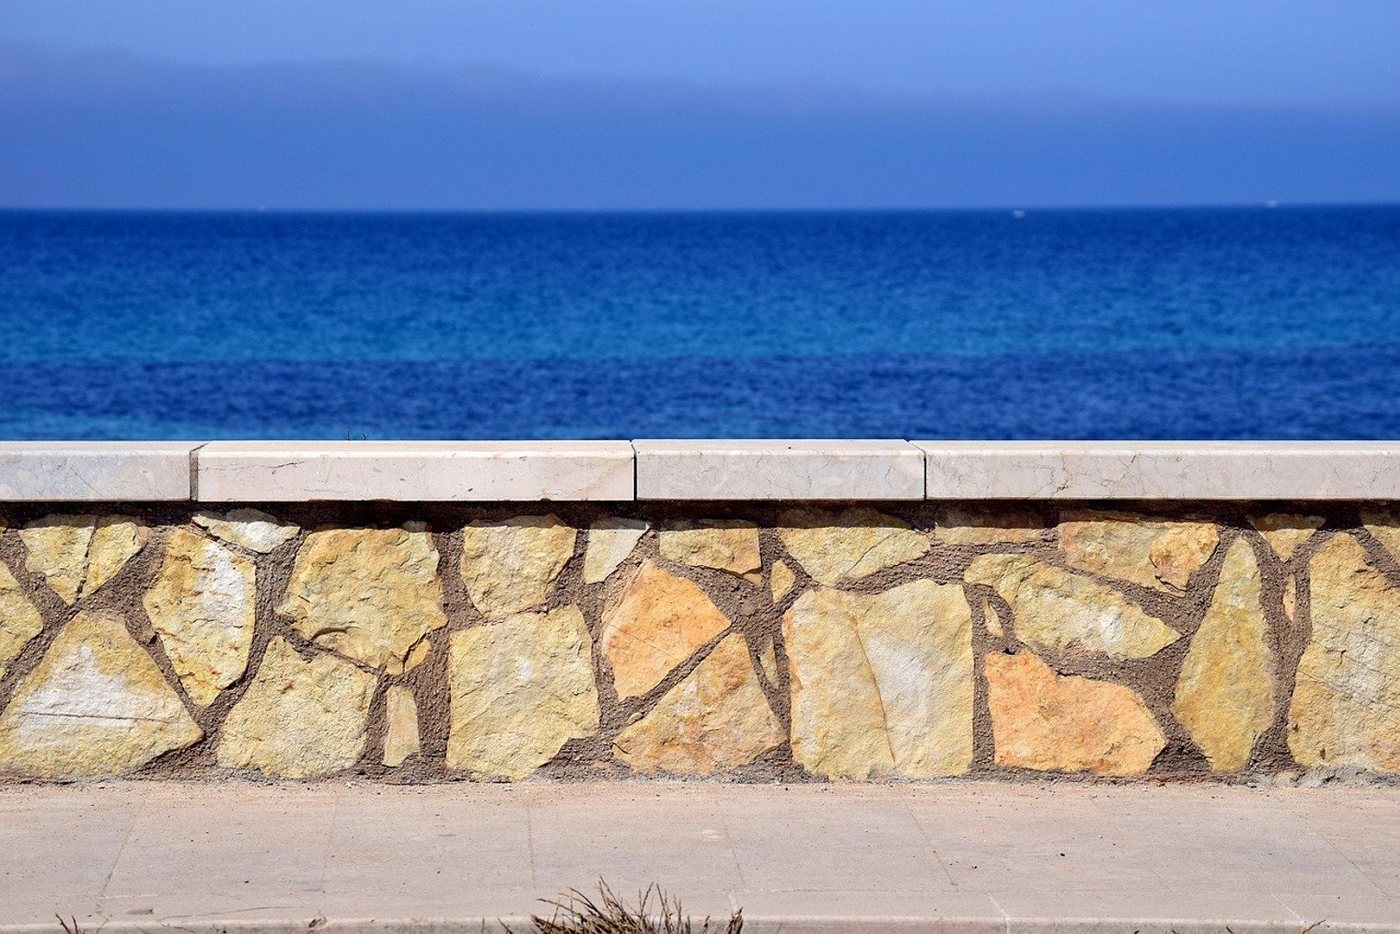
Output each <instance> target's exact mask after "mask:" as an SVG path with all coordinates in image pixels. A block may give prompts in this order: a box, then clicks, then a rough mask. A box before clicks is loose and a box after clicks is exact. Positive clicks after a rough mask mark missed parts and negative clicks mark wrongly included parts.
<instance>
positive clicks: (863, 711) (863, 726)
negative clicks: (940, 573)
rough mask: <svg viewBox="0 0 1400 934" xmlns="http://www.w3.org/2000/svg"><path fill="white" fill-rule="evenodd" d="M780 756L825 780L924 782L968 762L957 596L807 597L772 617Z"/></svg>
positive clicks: (906, 588)
mask: <svg viewBox="0 0 1400 934" xmlns="http://www.w3.org/2000/svg"><path fill="white" fill-rule="evenodd" d="M783 641H784V645H785V646H786V648H787V655H788V671H789V675H790V677H791V687H792V754H793V758H794V760H795V761H796V762H797V763H798V764H800V765H802V766H803V767H804V768H806V769H807V770H808V771H810V772H813V773H815V774H817V775H823V776H827V777H831V778H838V777H839V778H854V779H867V778H872V777H896V776H898V777H904V778H931V777H934V776H938V775H955V774H958V773H960V772H963V771H966V770H967V768H968V766H969V765H970V764H971V762H972V692H973V685H972V614H971V611H970V610H969V608H968V605H967V600H966V598H965V597H964V596H963V591H962V588H961V587H958V586H954V585H947V584H936V583H934V582H933V581H929V580H918V581H914V582H912V583H909V584H904V585H902V586H900V587H895V588H893V589H892V590H887V591H885V592H884V593H880V594H876V595H874V596H867V595H863V594H853V593H845V592H843V591H839V590H830V589H825V588H823V589H819V590H814V591H808V592H807V593H804V594H803V595H802V596H801V597H799V598H798V600H797V602H796V603H794V604H793V606H792V609H790V610H789V611H788V612H787V613H786V614H784V616H783Z"/></svg>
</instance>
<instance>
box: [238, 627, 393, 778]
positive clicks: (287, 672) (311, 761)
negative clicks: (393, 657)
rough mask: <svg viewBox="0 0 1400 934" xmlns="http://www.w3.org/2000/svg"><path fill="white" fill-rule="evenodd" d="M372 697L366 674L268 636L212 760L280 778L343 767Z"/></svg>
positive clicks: (354, 752)
mask: <svg viewBox="0 0 1400 934" xmlns="http://www.w3.org/2000/svg"><path fill="white" fill-rule="evenodd" d="M373 695H374V676H373V675H370V674H368V673H366V672H363V671H361V670H360V669H359V668H356V667H355V666H354V665H352V664H350V663H349V662H347V661H344V660H342V659H339V658H335V657H333V656H330V655H323V654H320V653H317V654H316V655H314V656H312V658H311V659H310V660H309V661H308V660H306V659H303V658H302V657H301V655H300V654H298V652H297V650H296V649H294V648H292V646H291V645H289V644H288V643H287V641H286V640H284V639H282V638H280V637H279V638H275V639H273V640H272V641H271V642H270V643H269V644H268V647H267V652H266V653H265V654H264V655H263V659H262V664H261V665H259V666H258V672H257V674H256V675H255V676H254V678H253V683H252V684H251V685H249V687H248V692H247V693H246V694H244V695H243V697H242V698H240V699H239V701H238V703H237V704H235V705H234V708H233V709H232V710H230V711H229V713H228V716H227V717H226V718H225V719H224V725H223V729H222V730H221V731H220V735H219V748H218V753H217V759H218V763H219V765H221V766H223V767H224V768H228V769H257V770H258V771H260V772H262V773H263V774H265V775H275V776H279V777H281V778H313V777H316V776H319V775H331V774H334V773H336V772H344V771H346V770H347V769H350V768H353V767H354V766H355V764H356V763H357V762H359V760H360V755H361V754H362V753H363V752H364V748H365V724H366V721H367V719H368V717H369V704H370V699H371V698H372V697H373Z"/></svg>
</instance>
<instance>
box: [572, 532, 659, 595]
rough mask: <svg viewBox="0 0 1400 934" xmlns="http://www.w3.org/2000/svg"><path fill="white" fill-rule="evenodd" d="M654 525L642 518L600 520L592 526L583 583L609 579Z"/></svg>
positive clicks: (584, 558)
mask: <svg viewBox="0 0 1400 934" xmlns="http://www.w3.org/2000/svg"><path fill="white" fill-rule="evenodd" d="M649 528H651V526H650V525H649V524H648V523H646V522H643V521H642V520H641V519H612V518H609V519H599V520H598V521H597V522H594V523H593V524H592V525H590V526H589V527H588V549H587V550H586V551H585V552H584V554H583V582H584V583H585V584H597V583H600V582H602V581H605V580H607V578H608V575H609V574H611V573H612V572H613V571H616V570H617V568H618V565H620V564H622V562H624V561H626V560H627V558H628V556H629V555H631V554H632V550H633V549H634V548H636V547H637V542H639V541H641V540H642V536H643V535H645V534H646V532H647V529H649Z"/></svg>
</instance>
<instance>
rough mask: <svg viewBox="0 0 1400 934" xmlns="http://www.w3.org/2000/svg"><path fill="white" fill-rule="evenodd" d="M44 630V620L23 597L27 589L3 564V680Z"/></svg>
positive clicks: (0, 589)
mask: <svg viewBox="0 0 1400 934" xmlns="http://www.w3.org/2000/svg"><path fill="white" fill-rule="evenodd" d="M43 630H44V619H43V617H41V616H40V615H39V611H38V610H37V609H35V608H34V604H32V603H30V602H29V601H28V600H27V599H26V598H25V596H24V588H23V587H21V586H20V583H19V581H17V580H15V576H14V575H13V574H11V573H10V569H9V568H8V567H6V566H5V564H4V562H0V678H3V677H5V669H6V668H7V667H9V664H10V663H11V662H13V661H14V660H15V659H16V658H17V657H18V656H19V653H20V652H22V651H24V647H25V646H26V645H28V644H29V640H30V639H33V638H34V637H35V636H37V635H38V634H39V633H41V632H43Z"/></svg>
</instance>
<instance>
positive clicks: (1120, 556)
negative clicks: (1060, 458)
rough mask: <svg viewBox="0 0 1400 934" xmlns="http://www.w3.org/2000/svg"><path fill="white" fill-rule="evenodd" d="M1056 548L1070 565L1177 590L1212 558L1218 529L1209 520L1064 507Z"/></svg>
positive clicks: (1183, 586) (1138, 582) (1173, 590)
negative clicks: (1079, 509)
mask: <svg viewBox="0 0 1400 934" xmlns="http://www.w3.org/2000/svg"><path fill="white" fill-rule="evenodd" d="M1059 533H1060V548H1061V549H1062V550H1063V551H1064V553H1065V558H1066V560H1068V562H1069V565H1070V567H1073V568H1078V569H1079V570H1081V571H1087V572H1089V573H1090V574H1105V575H1107V576H1109V577H1116V578H1119V579H1120V580H1125V581H1132V582H1133V583H1135V584H1141V585H1142V586H1144V587H1155V588H1156V589H1158V590H1165V591H1167V592H1168V593H1179V592H1180V591H1182V590H1184V589H1185V587H1186V582H1187V580H1188V579H1189V578H1190V577H1191V574H1192V573H1193V572H1195V571H1196V570H1197V569H1199V568H1200V567H1201V565H1203V564H1205V563H1206V561H1208V560H1209V559H1210V556H1211V553H1212V552H1214V551H1215V546H1216V544H1217V543H1218V542H1219V541H1220V532H1219V530H1218V529H1216V527H1215V526H1214V525H1212V524H1211V523H1209V522H1192V521H1185V520H1176V519H1149V518H1147V517H1146V516H1140V515H1137V514H1136V513H1130V512H1097V511H1088V512H1086V511H1072V512H1066V513H1065V514H1064V515H1063V516H1062V518H1061V521H1060V526H1059Z"/></svg>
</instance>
